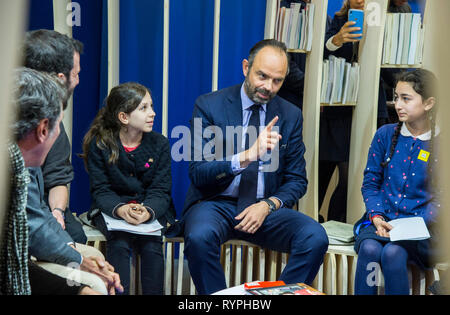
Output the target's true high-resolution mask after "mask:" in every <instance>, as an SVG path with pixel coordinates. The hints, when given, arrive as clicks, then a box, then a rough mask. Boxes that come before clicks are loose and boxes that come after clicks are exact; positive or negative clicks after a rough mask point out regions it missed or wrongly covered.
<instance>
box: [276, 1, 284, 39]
mask: <svg viewBox="0 0 450 315" xmlns="http://www.w3.org/2000/svg"><path fill="white" fill-rule="evenodd" d="M285 16H286V8H285V7H282V8H281V11H280V29H279V32H278V38H277V40H278V41H280V42H281V41H283V31H284V18H285Z"/></svg>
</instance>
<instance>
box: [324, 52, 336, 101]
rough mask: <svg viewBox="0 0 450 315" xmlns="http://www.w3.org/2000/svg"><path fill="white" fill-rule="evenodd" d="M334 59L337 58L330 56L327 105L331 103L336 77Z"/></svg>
mask: <svg viewBox="0 0 450 315" xmlns="http://www.w3.org/2000/svg"><path fill="white" fill-rule="evenodd" d="M334 59H336V57H335V56H333V55H330V57H329V69H328V70H329V71H328V86H327V97H326V100H325V103H327V104H330V103H331V93H332V92H333V77H334Z"/></svg>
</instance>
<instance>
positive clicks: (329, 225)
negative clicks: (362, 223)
mask: <svg viewBox="0 0 450 315" xmlns="http://www.w3.org/2000/svg"><path fill="white" fill-rule="evenodd" d="M322 226H323V228H324V229H325V231H326V232H327V235H328V241H329V243H330V245H352V244H353V243H354V242H355V237H354V235H353V225H352V224H348V223H342V222H338V221H332V220H331V221H327V222H325V223H322Z"/></svg>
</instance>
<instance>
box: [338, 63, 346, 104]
mask: <svg viewBox="0 0 450 315" xmlns="http://www.w3.org/2000/svg"><path fill="white" fill-rule="evenodd" d="M339 61H340V65H339V70H340V73H339V91H338V94H337V99H336V102H337V103H342V94H344V91H343V88H344V74H345V64H346V62H345V59H344V58H341V59H339Z"/></svg>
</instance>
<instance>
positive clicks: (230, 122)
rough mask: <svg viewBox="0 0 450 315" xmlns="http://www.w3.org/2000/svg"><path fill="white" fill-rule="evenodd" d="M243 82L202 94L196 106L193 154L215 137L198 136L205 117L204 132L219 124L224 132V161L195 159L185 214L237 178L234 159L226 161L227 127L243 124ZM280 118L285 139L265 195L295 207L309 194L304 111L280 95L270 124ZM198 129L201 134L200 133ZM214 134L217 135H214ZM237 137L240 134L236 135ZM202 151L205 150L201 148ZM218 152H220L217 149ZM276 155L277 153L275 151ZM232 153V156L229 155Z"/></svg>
mask: <svg viewBox="0 0 450 315" xmlns="http://www.w3.org/2000/svg"><path fill="white" fill-rule="evenodd" d="M240 89H241V85H236V86H232V87H229V88H225V89H222V90H220V91H217V92H213V93H209V94H205V95H202V96H200V97H199V98H198V99H197V101H196V104H195V106H194V111H193V115H192V120H191V135H192V141H191V155H192V158H193V157H194V154H195V153H199V152H202V151H203V148H204V147H205V145H207V144H208V142H210V141H211V138H203V137H202V140H201V142H200V141H199V140H198V139H199V138H197V140H195V139H194V137H195V130H194V125H195V124H194V120H195V119H201V126H202V128H201V132H202V134H203V132H204V130H205V128H207V127H209V126H216V127H218V128H219V129H220V130H221V131H222V134H223V141H222V144H223V148H224V149H223V154H222V157H223V159H222V160H219V159H216V160H213V161H211V160H208V161H207V160H205V159H204V158H202V159H201V160H199V159H197V161H195V160H191V162H190V164H189V178H190V180H191V186H190V187H189V190H188V192H187V196H186V200H185V205H184V210H183V213H184V214H185V213H186V211H188V210H189V208H190V207H191V206H192V205H193V204H194V203H197V202H200V201H203V200H210V199H213V198H214V197H216V196H218V195H220V194H221V193H222V192H223V191H224V190H225V189H226V188H227V187H228V186H229V185H230V183H231V182H232V181H233V178H234V176H235V175H234V174H233V171H232V169H231V162H230V160H228V161H227V160H226V157H225V155H226V150H225V148H226V144H227V142H229V141H233V139H227V135H226V127H227V126H232V127H237V126H242V102H241V96H240ZM277 115H278V117H279V120H278V122H277V124H276V126H278V127H279V133H280V134H281V135H282V139H281V141H280V144H279V167H278V169H276V170H275V171H274V172H266V173H265V175H264V182H265V193H264V196H265V197H266V198H267V197H270V196H274V197H277V198H278V199H280V200H282V201H283V203H284V206H285V207H292V206H293V205H294V204H295V203H296V202H297V201H298V199H300V198H301V197H302V196H303V195H304V194H305V193H306V187H307V183H308V181H307V178H306V170H305V159H304V153H305V146H304V144H303V139H302V123H303V118H302V112H301V110H300V109H299V108H297V107H295V106H294V105H293V104H291V103H289V102H287V101H285V100H283V99H282V98H280V97H278V96H276V97H275V98H274V99H273V100H272V101H271V102H270V103H268V104H267V112H266V125H267V124H268V123H269V122H270V121H271V120H272V119H273V118H274V117H275V116H277ZM199 131H200V130H197V137H198V136H199V135H198V132H199ZM213 137H214V136H213ZM235 138H236V137H235ZM236 143H237V140H236V139H234V152H233V154H236V153H238V151H237V146H236ZM200 150H202V151H200ZM216 153H217V152H216ZM272 154H277V153H276V152H272ZM228 156H230V155H229V154H228Z"/></svg>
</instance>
